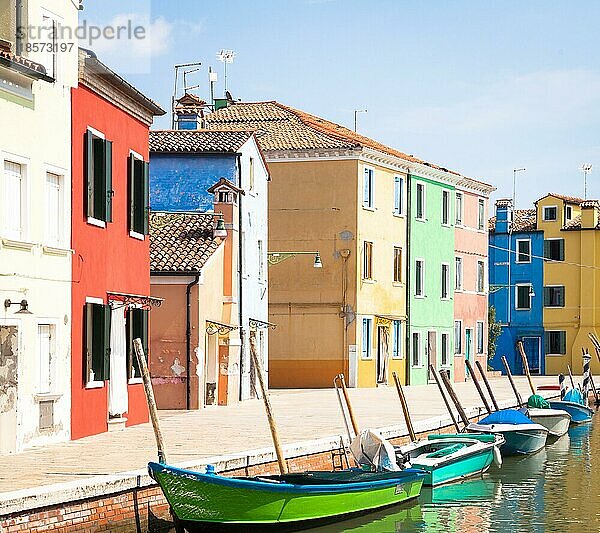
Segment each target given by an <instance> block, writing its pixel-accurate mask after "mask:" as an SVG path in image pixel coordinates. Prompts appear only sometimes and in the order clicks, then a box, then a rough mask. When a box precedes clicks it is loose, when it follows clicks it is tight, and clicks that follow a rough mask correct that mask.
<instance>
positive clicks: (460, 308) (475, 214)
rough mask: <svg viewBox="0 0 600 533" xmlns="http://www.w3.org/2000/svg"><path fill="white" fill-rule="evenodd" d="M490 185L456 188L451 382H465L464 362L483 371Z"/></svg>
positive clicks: (485, 357) (485, 361) (486, 321)
mask: <svg viewBox="0 0 600 533" xmlns="http://www.w3.org/2000/svg"><path fill="white" fill-rule="evenodd" d="M493 190H494V188H492V187H490V186H486V187H482V188H481V190H473V189H461V188H458V187H457V189H456V193H455V194H456V195H455V201H456V205H455V216H456V221H455V264H454V267H455V268H454V272H455V292H454V380H455V381H465V379H466V375H467V369H466V365H465V360H466V359H468V360H469V361H470V362H471V365H473V366H475V361H476V360H479V361H480V363H481V365H482V366H483V368H484V369H486V368H487V352H488V349H487V337H488V335H487V329H488V319H487V316H488V276H487V272H488V229H487V218H488V217H487V212H488V201H489V195H490V193H491V192H492V191H493Z"/></svg>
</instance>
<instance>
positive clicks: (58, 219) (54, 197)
mask: <svg viewBox="0 0 600 533" xmlns="http://www.w3.org/2000/svg"><path fill="white" fill-rule="evenodd" d="M63 195H64V181H63V176H60V175H59V174H55V173H53V172H46V227H45V237H46V238H45V242H46V244H49V245H50V246H56V247H59V246H62V245H63V241H64V238H63V202H64V199H63Z"/></svg>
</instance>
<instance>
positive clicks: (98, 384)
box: [85, 381, 104, 389]
mask: <svg viewBox="0 0 600 533" xmlns="http://www.w3.org/2000/svg"><path fill="white" fill-rule="evenodd" d="M103 387H104V381H88V382H87V383H86V384H85V388H86V389H102V388H103Z"/></svg>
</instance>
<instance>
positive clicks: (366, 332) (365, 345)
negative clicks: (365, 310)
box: [362, 318, 373, 359]
mask: <svg viewBox="0 0 600 533" xmlns="http://www.w3.org/2000/svg"><path fill="white" fill-rule="evenodd" d="M372 335H373V319H372V318H363V321H362V358H363V359H371V355H372V352H371V336H372Z"/></svg>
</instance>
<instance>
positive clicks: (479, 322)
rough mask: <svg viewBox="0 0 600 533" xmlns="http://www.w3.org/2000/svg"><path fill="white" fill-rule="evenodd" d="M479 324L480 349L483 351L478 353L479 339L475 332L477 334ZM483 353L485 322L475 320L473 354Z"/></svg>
mask: <svg viewBox="0 0 600 533" xmlns="http://www.w3.org/2000/svg"><path fill="white" fill-rule="evenodd" d="M479 324H481V334H482V337H483V338H482V341H481V344H482V348H483V350H482V351H481V352H480V351H479V342H478V341H479V339H478V337H477V332H478V327H479ZM484 353H485V322H484V321H483V320H476V321H475V354H476V355H483V354H484Z"/></svg>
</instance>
